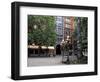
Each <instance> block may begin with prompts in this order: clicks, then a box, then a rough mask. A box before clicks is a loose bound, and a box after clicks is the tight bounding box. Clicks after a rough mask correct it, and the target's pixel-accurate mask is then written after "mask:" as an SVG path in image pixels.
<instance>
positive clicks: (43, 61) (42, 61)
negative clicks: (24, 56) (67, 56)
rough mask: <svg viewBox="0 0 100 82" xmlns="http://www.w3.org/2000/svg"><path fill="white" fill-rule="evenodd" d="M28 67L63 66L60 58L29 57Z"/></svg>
mask: <svg viewBox="0 0 100 82" xmlns="http://www.w3.org/2000/svg"><path fill="white" fill-rule="evenodd" d="M27 61H28V66H48V65H64V64H63V63H62V56H56V57H31V58H28V60H27Z"/></svg>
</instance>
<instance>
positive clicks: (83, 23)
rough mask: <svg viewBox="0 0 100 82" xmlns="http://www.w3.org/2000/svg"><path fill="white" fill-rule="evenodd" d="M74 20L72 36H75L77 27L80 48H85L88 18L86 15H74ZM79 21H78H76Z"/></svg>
mask: <svg viewBox="0 0 100 82" xmlns="http://www.w3.org/2000/svg"><path fill="white" fill-rule="evenodd" d="M74 21H75V30H74V33H73V37H74V38H77V36H78V33H77V29H78V28H79V29H80V30H79V34H80V36H79V44H80V47H81V49H87V44H88V41H87V39H88V35H87V34H88V33H87V31H88V18H87V17H75V18H74ZM78 21H79V23H78Z"/></svg>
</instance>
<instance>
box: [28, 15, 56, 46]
mask: <svg viewBox="0 0 100 82" xmlns="http://www.w3.org/2000/svg"><path fill="white" fill-rule="evenodd" d="M55 42H56V32H55V17H54V16H34V15H28V44H31V43H34V44H35V45H40V46H42V45H43V46H54V45H55Z"/></svg>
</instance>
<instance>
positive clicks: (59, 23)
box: [55, 16, 64, 45]
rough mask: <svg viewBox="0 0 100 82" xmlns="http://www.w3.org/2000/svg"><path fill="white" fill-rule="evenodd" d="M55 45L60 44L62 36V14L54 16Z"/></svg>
mask: <svg viewBox="0 0 100 82" xmlns="http://www.w3.org/2000/svg"><path fill="white" fill-rule="evenodd" d="M55 20H56V34H57V38H56V45H57V44H60V43H61V41H62V40H63V38H64V26H63V17H62V16H56V18H55Z"/></svg>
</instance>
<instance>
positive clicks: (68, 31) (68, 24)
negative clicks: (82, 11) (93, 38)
mask: <svg viewBox="0 0 100 82" xmlns="http://www.w3.org/2000/svg"><path fill="white" fill-rule="evenodd" d="M63 19H64V41H66V40H67V39H68V37H71V36H72V32H73V30H74V17H66V16H65V17H63Z"/></svg>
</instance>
